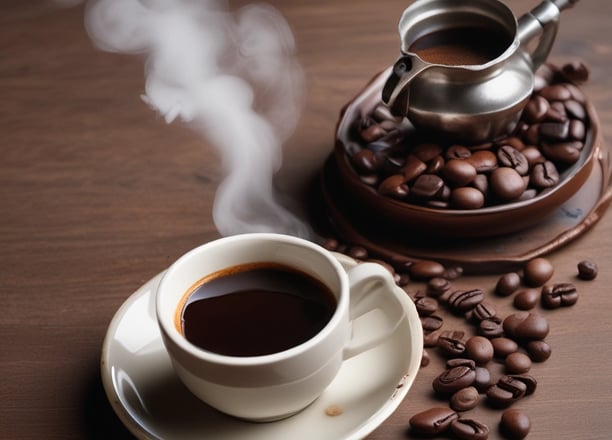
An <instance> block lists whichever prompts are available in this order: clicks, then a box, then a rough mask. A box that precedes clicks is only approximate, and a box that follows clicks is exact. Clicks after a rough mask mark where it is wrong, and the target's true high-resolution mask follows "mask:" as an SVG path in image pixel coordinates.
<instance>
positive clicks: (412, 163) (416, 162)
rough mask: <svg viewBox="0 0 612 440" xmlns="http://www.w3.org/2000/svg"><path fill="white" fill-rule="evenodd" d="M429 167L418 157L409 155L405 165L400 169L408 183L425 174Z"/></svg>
mask: <svg viewBox="0 0 612 440" xmlns="http://www.w3.org/2000/svg"><path fill="white" fill-rule="evenodd" d="M426 169H427V165H426V164H425V162H423V161H422V160H420V159H418V158H417V157H416V156H413V155H409V156H408V157H406V160H405V161H404V164H403V165H402V167H401V168H400V170H399V171H400V172H401V173H402V174H403V175H404V178H405V179H406V182H409V181H412V180H414V179H416V178H417V177H419V176H420V175H421V174H423V173H424V172H425V170H426Z"/></svg>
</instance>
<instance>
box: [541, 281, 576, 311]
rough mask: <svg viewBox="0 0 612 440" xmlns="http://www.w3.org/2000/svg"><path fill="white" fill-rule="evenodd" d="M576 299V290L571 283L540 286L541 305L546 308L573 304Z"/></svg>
mask: <svg viewBox="0 0 612 440" xmlns="http://www.w3.org/2000/svg"><path fill="white" fill-rule="evenodd" d="M577 301H578V290H576V286H574V285H573V284H572V283H556V284H547V285H545V286H544V287H542V305H543V306H544V307H546V308H548V309H556V308H559V307H568V306H573V305H574V304H576V302H577Z"/></svg>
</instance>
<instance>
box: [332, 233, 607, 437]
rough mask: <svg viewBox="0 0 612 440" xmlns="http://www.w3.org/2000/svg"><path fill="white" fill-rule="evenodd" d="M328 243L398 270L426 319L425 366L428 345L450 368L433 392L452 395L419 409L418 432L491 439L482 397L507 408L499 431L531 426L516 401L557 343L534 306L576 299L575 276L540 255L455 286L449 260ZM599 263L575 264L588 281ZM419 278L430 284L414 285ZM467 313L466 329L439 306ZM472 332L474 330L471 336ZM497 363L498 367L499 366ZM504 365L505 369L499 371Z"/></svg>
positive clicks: (456, 271)
mask: <svg viewBox="0 0 612 440" xmlns="http://www.w3.org/2000/svg"><path fill="white" fill-rule="evenodd" d="M323 245H324V247H325V248H327V249H328V250H331V251H335V252H340V253H343V254H346V255H348V256H351V257H353V258H356V259H357V260H361V261H371V262H378V263H380V264H382V265H383V266H385V267H386V268H387V269H388V270H389V271H390V272H391V273H392V274H393V276H394V279H395V281H396V283H397V285H398V286H400V287H402V288H403V289H404V291H406V293H407V294H408V295H409V296H410V298H411V299H412V300H413V301H414V304H415V306H416V310H417V312H418V314H419V317H420V319H421V324H422V328H423V335H424V351H423V358H422V360H421V367H422V368H424V367H427V366H428V365H429V363H430V351H435V352H436V353H437V354H438V355H439V356H441V357H442V358H443V359H444V360H445V368H444V370H443V371H441V372H440V373H439V374H438V375H437V376H435V378H434V379H433V381H432V384H431V385H432V390H433V393H434V394H435V395H436V396H438V397H439V398H441V399H443V400H447V401H448V405H447V406H441V405H438V406H435V407H433V408H429V409H425V410H423V411H421V412H419V413H417V414H415V415H413V416H412V417H411V418H410V420H409V422H408V424H409V429H410V431H411V432H413V433H414V434H416V435H418V436H426V437H433V436H436V435H450V436H451V437H452V438H457V439H468V440H482V439H487V438H488V436H489V433H490V428H489V427H488V426H486V425H485V424H484V423H482V422H480V421H478V420H476V419H474V418H472V417H468V416H466V414H468V413H469V411H470V410H472V409H474V408H476V407H477V406H478V405H480V404H481V403H482V404H484V405H487V406H488V407H490V408H493V409H497V410H500V411H502V413H501V417H500V421H499V426H498V427H497V429H498V431H499V433H500V434H501V435H502V436H504V437H505V438H508V439H523V438H525V437H526V436H527V434H528V433H529V431H530V429H531V420H530V418H529V416H528V415H527V414H525V413H524V412H523V411H521V410H520V409H518V408H516V407H515V405H516V404H517V403H519V402H520V401H521V400H522V399H524V398H526V397H528V396H530V395H532V394H533V393H534V392H535V391H536V388H537V386H538V383H537V380H536V378H535V377H534V376H533V375H532V374H531V373H530V370H531V367H532V364H533V363H541V362H545V361H546V360H547V359H549V357H550V356H551V353H552V350H551V347H550V345H549V344H548V343H547V342H546V337H547V336H548V334H549V332H550V326H549V323H548V321H547V319H546V318H545V317H544V316H543V315H541V314H540V313H538V312H536V311H534V310H533V309H534V308H535V307H536V305H537V304H541V306H542V307H543V308H547V309H553V308H557V307H568V306H572V305H574V304H576V302H577V300H578V289H577V288H576V286H575V285H574V284H573V283H569V282H562V283H558V282H553V281H552V280H553V276H554V273H555V269H554V267H553V266H552V264H551V263H550V261H549V260H548V259H546V258H541V257H540V258H534V259H532V260H530V261H529V262H527V263H526V264H525V265H524V266H523V267H522V268H521V269H520V270H519V271H516V272H508V273H504V274H501V275H500V276H499V278H498V280H497V282H496V285H495V286H491V287H490V288H486V287H474V288H469V289H456V288H455V287H454V286H453V283H454V281H455V280H456V279H457V278H458V277H460V276H461V275H462V270H461V268H460V267H445V266H444V265H442V264H440V263H438V262H436V261H427V260H423V261H417V262H413V261H410V260H408V259H405V260H403V259H395V260H394V261H382V260H380V259H376V258H372V257H371V256H370V255H369V252H368V250H367V249H365V248H363V247H361V246H352V245H347V244H344V243H341V242H339V241H338V240H336V239H333V238H331V239H328V240H326V241H325V242H324V243H323ZM597 273H598V268H597V265H596V264H595V263H594V262H593V261H590V260H582V261H580V262H579V263H578V264H577V274H576V276H577V277H578V278H580V279H582V280H593V279H595V278H596V277H597ZM418 283H421V284H423V283H424V284H425V288H424V289H422V290H421V289H418V290H416V291H413V288H414V286H415V285H417V284H418ZM502 297H513V298H512V304H514V306H515V308H516V309H517V310H516V311H515V312H513V313H510V314H508V315H507V316H500V315H499V314H498V313H497V311H496V308H495V305H494V304H495V302H497V301H499V300H501V298H502ZM442 308H444V310H445V311H447V312H449V313H452V314H453V315H456V316H459V317H462V318H463V323H464V325H462V326H461V328H445V326H444V324H445V322H444V321H445V320H444V318H443V316H442V314H440V313H439V311H440V310H441V309H442ZM468 334H473V336H467V335H468ZM493 367H495V368H493ZM500 368H501V371H502V372H501V374H497V373H496V371H497V370H499V369H500Z"/></svg>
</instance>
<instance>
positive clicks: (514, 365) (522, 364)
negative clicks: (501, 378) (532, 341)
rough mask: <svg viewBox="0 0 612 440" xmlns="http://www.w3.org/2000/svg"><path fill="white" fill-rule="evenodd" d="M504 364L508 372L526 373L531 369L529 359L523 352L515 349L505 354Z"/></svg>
mask: <svg viewBox="0 0 612 440" xmlns="http://www.w3.org/2000/svg"><path fill="white" fill-rule="evenodd" d="M504 366H505V368H506V373H509V374H522V373H527V372H528V371H529V370H530V369H531V359H530V358H529V356H527V355H526V354H525V353H521V352H520V351H515V352H514V353H510V354H509V355H508V356H506V358H505V359H504Z"/></svg>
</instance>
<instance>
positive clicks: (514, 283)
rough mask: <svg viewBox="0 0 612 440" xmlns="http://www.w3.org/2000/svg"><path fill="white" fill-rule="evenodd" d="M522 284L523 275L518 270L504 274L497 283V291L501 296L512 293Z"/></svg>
mask: <svg viewBox="0 0 612 440" xmlns="http://www.w3.org/2000/svg"><path fill="white" fill-rule="evenodd" d="M520 285H521V277H520V276H519V274H518V273H516V272H508V273H506V274H504V275H502V276H501V277H500V278H499V279H498V280H497V284H496V285H495V293H497V294H498V295H500V296H508V295H512V294H513V293H514V292H515V291H516V290H517V289H518V288H519V286H520Z"/></svg>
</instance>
